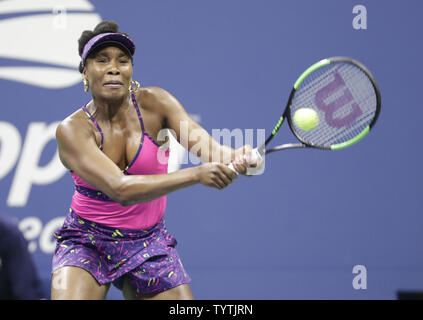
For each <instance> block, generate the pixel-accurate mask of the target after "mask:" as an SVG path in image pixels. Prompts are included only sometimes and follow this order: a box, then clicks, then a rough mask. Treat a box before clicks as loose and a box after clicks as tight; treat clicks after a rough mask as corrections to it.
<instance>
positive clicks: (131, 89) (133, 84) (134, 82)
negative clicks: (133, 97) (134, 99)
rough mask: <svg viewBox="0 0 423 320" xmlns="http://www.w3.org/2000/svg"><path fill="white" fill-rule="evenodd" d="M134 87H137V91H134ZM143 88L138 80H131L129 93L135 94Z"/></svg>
mask: <svg viewBox="0 0 423 320" xmlns="http://www.w3.org/2000/svg"><path fill="white" fill-rule="evenodd" d="M133 86H135V90H133ZM140 87H141V85H140V83H139V82H138V81H136V80H131V83H130V84H129V92H130V93H134V92H137V90H138V89H139V88H140Z"/></svg>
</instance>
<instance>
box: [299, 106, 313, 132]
mask: <svg viewBox="0 0 423 320" xmlns="http://www.w3.org/2000/svg"><path fill="white" fill-rule="evenodd" d="M294 122H295V124H296V125H297V127H298V128H300V129H302V130H305V131H308V130H312V129H314V128H315V127H317V125H318V124H319V115H318V114H317V112H316V111H314V110H313V109H311V108H301V109H298V110H297V111H295V113H294Z"/></svg>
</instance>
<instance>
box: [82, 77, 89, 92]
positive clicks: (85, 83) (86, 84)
mask: <svg viewBox="0 0 423 320" xmlns="http://www.w3.org/2000/svg"><path fill="white" fill-rule="evenodd" d="M82 81H83V82H84V91H85V92H88V81H87V79H85V78H84V79H83V80H82Z"/></svg>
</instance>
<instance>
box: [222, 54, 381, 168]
mask: <svg viewBox="0 0 423 320" xmlns="http://www.w3.org/2000/svg"><path fill="white" fill-rule="evenodd" d="M380 109H381V95H380V91H379V87H378V85H377V83H376V80H375V78H374V77H373V75H372V74H371V73H370V71H369V70H368V69H367V68H366V67H365V66H364V65H363V64H361V63H360V62H358V61H355V60H353V59H351V58H348V57H333V58H328V59H323V60H321V61H319V62H317V63H315V64H313V65H312V66H311V67H309V68H308V69H307V70H305V71H304V72H303V73H302V74H301V76H300V77H299V78H298V79H297V81H296V82H295V83H294V87H293V88H292V90H291V93H290V95H289V98H288V102H287V104H286V107H285V110H284V112H283V113H282V116H281V117H280V118H279V120H278V122H277V123H276V125H275V126H274V128H273V130H272V131H271V133H270V134H269V136H268V137H267V139H266V140H265V143H264V144H263V145H261V146H259V147H258V148H255V149H253V155H252V156H253V160H258V159H260V158H263V156H264V155H265V154H266V155H267V154H270V153H274V152H276V151H281V150H285V149H293V148H317V149H322V150H340V149H344V148H347V147H350V146H352V145H353V144H355V143H357V142H358V141H360V140H361V139H363V138H364V137H365V136H366V135H367V134H368V133H369V132H370V130H371V129H372V128H373V127H374V125H375V123H376V120H377V119H378V116H379V113H380ZM301 117H302V119H301ZM285 120H288V124H289V127H290V129H291V131H292V133H293V134H294V135H295V137H296V138H297V139H298V140H299V141H298V142H296V143H287V144H281V145H278V146H275V147H272V148H269V147H268V145H269V143H270V141H272V140H273V138H274V137H275V136H276V134H277V133H278V131H279V129H280V128H281V126H282V124H283V123H284V122H285ZM300 120H301V121H300ZM229 167H231V169H233V170H234V168H233V165H232V164H231V165H229ZM255 171H257V170H256V169H255V168H249V169H248V171H247V174H257V172H255Z"/></svg>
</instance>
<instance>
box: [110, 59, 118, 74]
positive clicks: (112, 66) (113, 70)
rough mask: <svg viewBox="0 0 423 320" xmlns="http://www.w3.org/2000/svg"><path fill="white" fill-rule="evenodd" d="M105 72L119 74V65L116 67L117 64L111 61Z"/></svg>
mask: <svg viewBox="0 0 423 320" xmlns="http://www.w3.org/2000/svg"><path fill="white" fill-rule="evenodd" d="M107 74H110V75H119V74H120V70H119V67H118V64H117V63H116V61H112V62H111V63H110V67H109V70H107Z"/></svg>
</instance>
